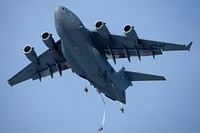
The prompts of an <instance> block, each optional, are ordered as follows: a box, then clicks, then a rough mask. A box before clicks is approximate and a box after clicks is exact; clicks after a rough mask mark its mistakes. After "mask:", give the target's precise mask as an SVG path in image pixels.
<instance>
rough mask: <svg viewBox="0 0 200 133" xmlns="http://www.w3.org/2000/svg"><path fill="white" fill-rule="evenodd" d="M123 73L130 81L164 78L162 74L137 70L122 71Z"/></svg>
mask: <svg viewBox="0 0 200 133" xmlns="http://www.w3.org/2000/svg"><path fill="white" fill-rule="evenodd" d="M124 73H125V75H126V76H127V78H128V79H129V80H130V81H156V80H166V79H165V77H163V76H158V75H151V74H145V73H138V72H130V71H124Z"/></svg>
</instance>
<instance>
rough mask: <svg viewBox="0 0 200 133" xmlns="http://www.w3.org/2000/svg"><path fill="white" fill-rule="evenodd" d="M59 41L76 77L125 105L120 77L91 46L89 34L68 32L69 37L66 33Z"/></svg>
mask: <svg viewBox="0 0 200 133" xmlns="http://www.w3.org/2000/svg"><path fill="white" fill-rule="evenodd" d="M68 32H69V31H68ZM72 35H75V36H72ZM61 40H62V50H63V54H64V56H65V58H66V60H67V61H68V62H69V64H70V66H71V69H72V70H73V71H74V72H75V73H76V74H77V75H79V76H81V77H83V78H85V79H87V80H88V81H89V82H90V83H92V84H93V85H94V86H95V87H96V88H97V89H98V90H99V91H100V92H103V93H104V94H105V95H106V96H108V97H110V98H112V99H115V100H118V101H121V102H123V103H125V96H124V90H123V89H124V85H123V82H122V81H121V80H120V76H119V75H118V74H117V73H116V71H115V70H114V69H113V68H112V66H111V65H110V64H109V63H108V61H107V60H106V59H104V58H103V56H102V55H101V54H100V52H99V51H98V50H97V49H96V48H94V47H93V46H92V45H91V44H92V43H93V41H92V39H91V38H90V36H89V34H87V33H86V32H83V30H81V31H70V35H69V34H67V32H66V35H65V36H64V38H61Z"/></svg>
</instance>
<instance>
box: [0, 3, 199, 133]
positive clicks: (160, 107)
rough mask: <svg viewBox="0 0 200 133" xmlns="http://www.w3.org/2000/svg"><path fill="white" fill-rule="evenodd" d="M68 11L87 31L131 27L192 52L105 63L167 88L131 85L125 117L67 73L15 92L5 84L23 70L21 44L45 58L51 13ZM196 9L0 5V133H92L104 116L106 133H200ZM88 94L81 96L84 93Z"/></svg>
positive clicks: (118, 30) (51, 26)
mask: <svg viewBox="0 0 200 133" xmlns="http://www.w3.org/2000/svg"><path fill="white" fill-rule="evenodd" d="M58 5H63V6H65V7H67V8H69V9H70V10H72V11H73V12H74V13H75V14H76V15H77V16H78V17H79V18H80V19H81V20H82V22H83V23H84V25H85V26H86V27H87V28H89V29H91V30H92V29H94V23H95V22H96V21H97V20H99V19H101V20H103V21H105V22H106V24H107V27H108V28H109V30H110V32H111V33H113V34H119V35H123V32H122V27H123V26H124V25H125V24H127V23H129V24H132V25H134V27H135V30H136V31H137V34H138V36H139V38H143V39H152V40H157V41H167V42H173V43H181V44H188V43H189V42H190V41H193V45H192V48H191V51H190V52H188V51H183V52H165V53H164V54H163V55H162V56H157V57H156V59H153V58H152V57H143V58H142V61H139V60H138V58H136V57H135V58H132V60H131V61H132V62H131V63H129V62H128V60H127V59H124V60H118V61H117V65H114V63H113V62H112V61H110V63H111V64H112V65H113V67H114V68H115V69H116V71H118V70H119V69H120V68H121V67H122V66H124V67H125V68H126V69H127V70H130V71H136V72H143V73H150V74H157V75H163V76H165V77H166V79H167V81H159V82H151V81H150V82H134V83H133V87H129V88H128V89H127V104H126V105H125V106H124V108H125V113H124V114H122V113H121V112H120V110H119V108H120V104H119V103H118V102H114V101H112V100H110V99H108V98H105V100H106V107H104V105H103V103H102V100H101V98H100V96H99V94H98V93H97V92H96V90H95V89H94V88H93V86H90V84H89V82H88V81H86V80H84V79H81V78H80V77H78V76H77V75H76V74H73V73H72V72H71V70H67V71H65V72H64V73H63V76H62V77H60V76H59V74H58V73H56V74H55V76H54V79H53V80H52V79H51V77H47V78H44V79H43V80H42V82H39V81H31V80H29V81H26V82H23V83H21V84H19V85H16V86H14V87H10V86H9V85H8V84H7V82H6V81H7V80H8V79H9V78H11V77H12V76H13V75H14V74H16V73H17V72H18V71H19V70H21V69H22V68H24V67H25V66H26V65H28V64H29V63H30V61H29V60H28V59H26V57H25V56H24V54H23V53H22V48H23V46H24V45H26V44H31V45H32V46H34V47H35V50H36V52H37V53H38V54H41V53H42V52H44V51H46V50H47V47H46V46H45V45H44V43H43V42H42V41H41V38H40V35H41V33H42V32H44V31H49V32H50V33H52V34H53V37H54V39H55V40H58V39H59V37H58V35H57V34H56V30H55V27H54V18H53V17H54V14H53V13H54V9H55V7H56V6H58ZM199 6H200V1H198V0H167V1H166V0H151V1H149V0H123V1H117V0H109V1H108V0H101V1H99V0H97V1H95V0H90V1H89V0H85V1H81V0H79V1H78V0H65V1H64V0H57V1H55V2H50V1H49V0H34V1H27V0H18V1H13V0H2V1H1V4H0V16H1V19H0V23H1V25H0V29H1V32H0V34H1V36H0V38H1V48H0V57H1V67H0V68H1V69H0V72H1V76H0V133H56V132H57V133H95V132H98V131H97V129H98V128H99V126H100V125H101V122H102V115H103V110H104V108H106V111H107V115H106V123H105V127H104V128H105V129H104V131H103V132H105V133H122V132H123V133H147V132H148V133H178V132H180V133H189V132H190V133H199V132H200V70H199V69H200V59H199V58H200V8H199ZM86 86H87V87H88V88H89V93H88V94H86V93H84V91H83V89H84V87H86Z"/></svg>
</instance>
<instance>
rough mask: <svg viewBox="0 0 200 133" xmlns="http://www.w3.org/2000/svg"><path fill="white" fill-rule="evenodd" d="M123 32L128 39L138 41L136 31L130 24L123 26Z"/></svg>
mask: <svg viewBox="0 0 200 133" xmlns="http://www.w3.org/2000/svg"><path fill="white" fill-rule="evenodd" d="M123 32H124V34H125V35H126V37H127V38H128V39H129V40H131V41H134V42H135V43H137V42H138V36H137V33H136V31H135V30H134V27H133V26H132V25H130V24H127V25H125V26H124V28H123Z"/></svg>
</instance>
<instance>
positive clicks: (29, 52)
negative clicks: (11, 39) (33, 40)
mask: <svg viewBox="0 0 200 133" xmlns="http://www.w3.org/2000/svg"><path fill="white" fill-rule="evenodd" d="M23 52H24V54H25V55H26V57H27V58H28V59H29V60H30V61H32V62H37V59H38V57H37V54H36V52H35V50H34V48H33V47H32V46H31V45H26V46H24V48H23Z"/></svg>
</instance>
